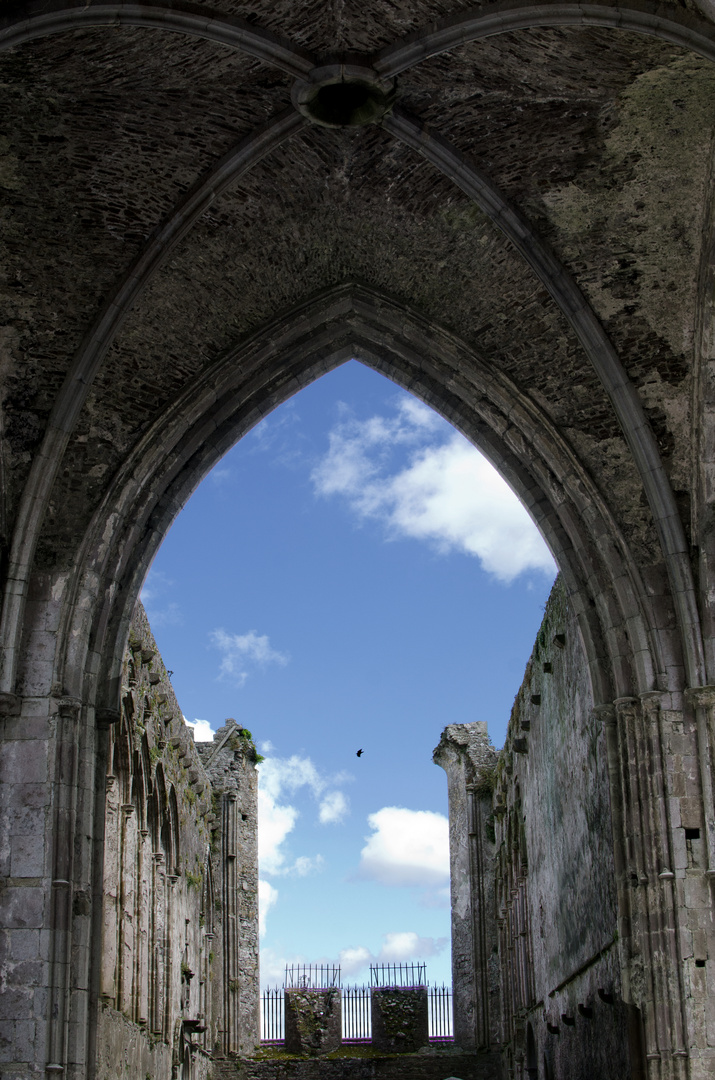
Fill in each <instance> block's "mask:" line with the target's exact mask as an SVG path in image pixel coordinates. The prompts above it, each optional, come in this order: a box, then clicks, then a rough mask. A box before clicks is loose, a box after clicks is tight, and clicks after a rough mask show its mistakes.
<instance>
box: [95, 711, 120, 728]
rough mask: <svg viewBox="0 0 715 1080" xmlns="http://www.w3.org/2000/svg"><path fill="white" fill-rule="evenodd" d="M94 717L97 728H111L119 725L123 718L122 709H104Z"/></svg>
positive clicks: (96, 712)
mask: <svg viewBox="0 0 715 1080" xmlns="http://www.w3.org/2000/svg"><path fill="white" fill-rule="evenodd" d="M94 716H95V720H96V722H97V727H99V728H110V727H112V726H113V725H114V724H118V723H119V721H120V720H121V718H122V712H121V709H109V708H102V709H97V710H96V711H95V714H94Z"/></svg>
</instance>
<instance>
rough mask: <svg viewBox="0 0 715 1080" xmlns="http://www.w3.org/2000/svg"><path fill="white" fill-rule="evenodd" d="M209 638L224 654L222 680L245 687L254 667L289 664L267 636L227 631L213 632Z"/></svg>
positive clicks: (250, 632)
mask: <svg viewBox="0 0 715 1080" xmlns="http://www.w3.org/2000/svg"><path fill="white" fill-rule="evenodd" d="M209 637H210V639H211V642H212V643H213V644H214V645H215V646H216V648H217V649H218V651H219V652H220V653H222V654H223V657H222V660H221V666H220V668H219V678H220V679H230V680H231V681H232V682H234V683H235V684H236V685H237V686H243V684H244V683H245V681H246V679H247V678H248V675H249V672H250V669H251V668H252V667H265V666H266V665H267V664H281V665H284V664H287V663H288V657H287V656H285V655H284V654H283V653H280V652H278V651H277V650H276V649H273V648H272V647H271V644H270V642H269V640H268V637H267V635H266V634H262V635H261V634H257V633H256V631H255V630H249V632H248V633H247V634H227V633H226V631H225V630H223V629H220V628H219V629H218V630H213V631H212V632H211V633H210V634H209Z"/></svg>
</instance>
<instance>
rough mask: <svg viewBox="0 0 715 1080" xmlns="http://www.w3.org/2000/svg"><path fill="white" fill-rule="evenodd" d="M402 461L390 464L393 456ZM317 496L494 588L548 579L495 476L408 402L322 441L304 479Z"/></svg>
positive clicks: (542, 558) (549, 566) (532, 530)
mask: <svg viewBox="0 0 715 1080" xmlns="http://www.w3.org/2000/svg"><path fill="white" fill-rule="evenodd" d="M400 449H401V450H402V453H403V454H404V453H405V452H406V453H407V455H408V459H407V465H405V464H404V458H403V459H402V461H401V464H399V465H398V464H397V463H396V454H395V452H396V451H397V450H400ZM312 480H313V484H314V487H315V491H316V493H317V494H319V495H322V496H325V497H329V496H340V497H342V498H344V499H345V500H346V501H347V503H348V505H349V506H350V508H351V509H352V511H353V512H354V513H355V514H356V515H357V516H358V517H360V518H363V519H365V518H373V519H376V520H378V521H381V522H382V524H383V525H384V526H385V528H386V530H387V533H388V536H390V537H391V538H399V537H412V538H414V539H418V540H424V541H426V542H428V543H430V544H431V545H432V546H433V547H435V548H436V550H438V551H439V552H449V551H461V552H463V553H465V554H467V555H472V556H475V557H476V558H478V559H479V560H480V561H481V563H482V566H483V568H484V569H485V570H486V571H487V572H488V573H490V574H492V575H493V576H494V577H496V578H498V579H499V580H500V581H511V580H513V578H515V577H516V576H517V575H518V574H520V573H522V572H523V571H524V570H539V571H543V572H545V573H548V574H551V575H553V574H555V572H556V566H555V564H554V561H553V558H552V557H551V554H550V553H549V551H548V548H547V547H546V544H545V543H544V541H543V539H542V537H541V535H540V533H539V531H538V529H537V528H536V526H535V525H534V523H533V521H532V520H531V518H530V517H529V515H528V514H527V512H526V510H525V509H524V507H523V506H522V505H521V503H520V502H519V500H518V498H517V497H516V495H515V494H514V492H513V491H512V490H511V488H509V487H508V486H507V484H506V483H505V481H504V480H502V478H501V477H500V476H499V474H498V473H497V471H496V469H494V467H493V466H492V465H491V464H490V463H489V462H488V461H487V459H486V458H485V457H483V455H482V454H480V453H479V451H478V450H476V449H475V448H474V447H473V446H472V445H471V443H469V442H467V440H466V439H465V438H463V436H461V435H459V434H458V433H457V432H455V431H454V430H453V429H452V428H451V427H449V425H447V424H446V422H445V421H443V420H442V419H441V418H440V417H439V416H437V414H436V413H434V412H433V411H432V410H431V409H428V408H427V407H426V406H424V405H421V404H420V403H419V402H418V401H416V400H415V399H413V398H411V397H409V396H405V397H403V398H400V399H399V403H398V407H397V411H396V414H395V415H394V416H393V417H384V416H373V417H371V418H370V419H368V420H364V421H358V420H356V419H353V418H348V419H346V420H344V421H343V422H342V423H340V424H339V425H338V426H337V427H336V428H335V429H334V430H333V431H332V432H331V433H330V437H329V448H328V452H327V454H326V455H325V457H324V458H323V459H322V460H321V461H320V462H319V464H318V465H317V466H316V468H315V469H314V470H313V473H312Z"/></svg>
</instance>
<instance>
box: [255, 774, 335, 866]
mask: <svg viewBox="0 0 715 1080" xmlns="http://www.w3.org/2000/svg"><path fill="white" fill-rule="evenodd" d="M344 779H345V777H341V776H338V777H332V778H327V777H324V776H322V775H321V774H320V773H319V772H318V770H317V769H316V767H315V765H314V764H313V762H312V761H311V760H310V758H307V757H301V756H300V755H298V754H294V755H293V756H292V757H289V758H266V760H265V761H263V762H261V764H260V766H259V768H258V859H259V862H260V865H261V871H262V872H263V873H266V874H295V875H297V876H299V877H304V876H305V875H306V874H310V873H314V872H315V871H316V870H320V869H321V867H322V864H323V859H322V857H321V856H320V855H314V856H306V855H301V856H299V857H298V858H297V859H295V860H294V861H292V862H291V861H290V858H289V856H288V853H287V851H286V848H285V841H286V840H287V838H288V836H289V834H290V833H291V832H292V831H293V829H294V828H295V824H296V821H297V820H298V816H299V812H298V810H297V808H296V807H295V806H293V805H292V803H291V802H290V801H289V799H290V796H292V795H295V794H296V792H298V790H299V789H301V788H305V789H307V791H308V793H309V794H310V795H311V796H312V798H313V799H314V800H315V801H317V802H318V803H319V808H318V820H319V821H320V823H321V824H323V825H326V824H337V823H338V822H339V821H341V820H342V819H343V818H344V817H345V815H346V814H347V812H348V801H347V799H346V797H345V796H344V795H343V793H342V792H341V791H337V790H335V789H333V790H327V789H328V788H331V787H332V785H333V784H334V783H335V782H336V781H338V782H339V781H340V780H344Z"/></svg>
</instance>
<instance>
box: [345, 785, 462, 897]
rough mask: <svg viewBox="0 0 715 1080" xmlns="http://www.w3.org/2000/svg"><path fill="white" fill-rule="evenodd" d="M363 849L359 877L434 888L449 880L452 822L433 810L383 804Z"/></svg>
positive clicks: (371, 821) (372, 816)
mask: <svg viewBox="0 0 715 1080" xmlns="http://www.w3.org/2000/svg"><path fill="white" fill-rule="evenodd" d="M367 820H368V824H369V825H370V828H371V829H372V830H373V832H372V834H371V835H370V836H368V837H366V840H367V843H366V844H365V847H364V848H363V849H362V851H361V852H360V868H359V876H360V877H363V878H369V879H371V880H373V881H377V882H380V883H381V884H382V885H407V886H417V887H421V888H427V889H430V888H431V889H434V888H435V887H438V886H444V885H445V883H446V882H448V881H449V823H448V821H447V818H446V817H444V815H443V814H436V813H434V812H433V811H431V810H406V809H405V808H404V807H400V806H384V807H383V808H382V810H378V811H377V812H376V813H374V814H370V815H369V817H368V819H367Z"/></svg>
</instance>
